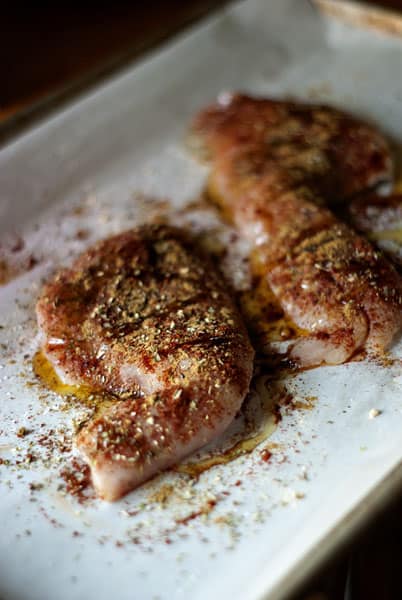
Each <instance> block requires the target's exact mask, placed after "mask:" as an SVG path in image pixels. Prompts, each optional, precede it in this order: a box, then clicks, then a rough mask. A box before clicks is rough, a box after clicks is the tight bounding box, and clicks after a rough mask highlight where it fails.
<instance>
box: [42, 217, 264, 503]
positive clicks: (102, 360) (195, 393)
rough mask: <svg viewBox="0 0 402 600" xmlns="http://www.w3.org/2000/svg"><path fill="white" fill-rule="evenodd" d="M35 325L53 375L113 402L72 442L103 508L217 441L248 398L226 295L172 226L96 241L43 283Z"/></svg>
mask: <svg viewBox="0 0 402 600" xmlns="http://www.w3.org/2000/svg"><path fill="white" fill-rule="evenodd" d="M37 317H38V323H39V328H40V331H41V333H42V348H43V352H44V353H45V355H46V356H47V358H48V359H49V360H50V361H51V362H52V364H53V365H54V367H55V369H56V371H57V373H58V374H59V376H60V377H61V378H62V379H63V380H64V381H65V382H69V383H71V382H73V383H79V384H85V385H89V386H90V387H91V388H92V389H93V390H103V391H107V392H110V393H111V394H113V396H114V398H115V402H114V403H113V405H112V406H111V407H109V408H107V409H105V410H104V411H103V412H102V413H101V414H100V415H99V416H97V417H94V418H92V419H91V420H89V422H87V423H86V424H85V425H84V426H83V427H82V429H81V430H80V431H79V433H78V434H77V436H76V446H77V448H78V450H79V451H80V453H81V454H82V456H83V457H84V458H85V460H86V461H87V462H88V464H89V465H90V468H91V473H92V479H93V483H94V485H95V487H96V489H97V492H98V493H99V495H100V496H101V497H102V498H105V499H107V500H115V499H116V498H119V497H120V496H122V495H123V494H125V493H126V492H128V491H130V490H132V489H133V488H135V487H136V486H138V485H139V484H141V483H142V482H143V481H145V480H147V479H149V478H150V477H152V476H153V475H154V474H155V473H157V472H159V471H160V470H162V469H165V468H167V467H168V466H169V465H172V464H174V463H177V462H178V461H180V459H181V458H182V457H183V456H185V455H187V454H189V453H191V452H192V451H194V450H195V449H197V448H199V447H201V446H202V445H204V444H206V443H208V442H209V441H210V440H211V439H213V438H214V437H216V436H217V435H219V434H220V433H221V432H222V431H223V430H224V429H225V428H226V427H227V426H228V425H229V423H230V422H231V421H232V419H233V418H234V416H235V415H236V413H237V411H238V410H239V408H240V406H241V403H242V401H243V399H244V397H245V395H246V393H247V391H248V388H249V383H250V379H251V375H252V368H253V354H254V353H253V350H252V348H251V345H250V342H249V339H248V335H247V332H246V330H245V328H244V325H243V322H242V319H241V317H240V315H239V313H238V311H237V309H236V306H235V304H234V302H233V300H232V298H231V294H230V292H229V291H228V289H227V286H226V285H225V283H224V282H223V281H222V278H221V276H220V275H219V274H218V273H217V272H216V270H215V269H214V267H213V265H211V264H210V263H209V261H208V260H207V259H206V258H205V257H204V256H201V255H200V254H198V253H197V251H196V250H195V249H194V248H193V246H192V244H191V243H190V242H189V241H188V240H187V239H186V237H185V236H184V234H183V233H181V232H179V231H178V230H175V229H174V228H170V227H166V226H143V227H142V228H139V229H137V230H132V231H128V232H126V233H122V234H120V235H117V236H115V237H112V238H109V239H107V240H105V241H102V242H100V243H98V244H97V245H95V246H94V247H93V248H91V249H89V250H88V251H86V252H85V253H84V254H82V255H81V256H80V257H79V258H78V259H77V260H76V261H75V263H74V264H73V266H72V267H71V268H70V269H65V270H63V271H61V272H60V273H59V274H58V275H56V277H55V278H54V279H53V280H52V281H50V282H49V283H47V284H46V285H45V287H44V289H43V292H42V295H41V297H40V299H39V301H38V303H37Z"/></svg>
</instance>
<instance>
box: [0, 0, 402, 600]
mask: <svg viewBox="0 0 402 600" xmlns="http://www.w3.org/2000/svg"><path fill="white" fill-rule="evenodd" d="M401 52H402V41H401V39H400V38H399V37H398V35H394V36H388V35H387V34H386V33H381V32H378V31H374V30H368V29H367V30H366V29H365V28H360V27H356V26H353V27H351V26H348V25H347V24H343V23H341V22H340V21H338V20H335V19H332V18H331V17H328V16H327V17H326V16H324V15H323V14H322V13H320V12H319V11H318V10H317V9H316V8H314V7H313V5H312V4H310V3H309V2H307V1H301V0H282V1H281V2H276V1H275V0H270V1H268V0H247V1H246V2H241V3H239V4H236V3H235V4H233V5H231V6H230V7H228V8H226V9H225V10H222V11H221V12H219V13H218V14H217V15H215V16H213V17H212V18H209V19H207V20H205V21H203V22H202V23H201V24H200V25H197V26H195V27H193V28H192V29H191V30H190V31H188V32H186V33H185V34H183V35H181V36H179V37H178V38H176V39H175V40H174V41H173V42H171V43H168V44H166V45H165V46H164V47H163V48H162V49H161V50H158V51H157V52H155V53H154V54H152V55H150V56H148V57H147V58H146V60H143V61H142V62H140V63H137V64H135V65H133V66H130V67H128V68H127V69H126V71H125V72H123V73H120V74H119V75H118V76H115V77H114V78H112V79H110V80H109V81H108V82H106V83H103V84H102V85H100V86H98V87H97V88H96V89H95V90H92V91H91V92H90V93H89V94H87V95H86V96H84V97H82V98H81V99H79V100H77V101H75V102H74V103H73V104H71V105H70V106H69V107H68V108H66V109H64V110H62V111H60V112H58V113H57V114H55V115H54V116H52V117H51V118H49V119H48V120H46V121H44V122H42V123H40V124H38V125H37V126H36V127H34V128H32V129H31V130H30V131H29V132H28V133H26V134H24V135H22V136H19V137H18V138H16V139H14V140H13V141H12V142H11V143H9V144H8V145H7V146H5V147H4V148H3V149H2V150H1V151H0V194H1V195H0V230H1V237H0V261H2V262H1V263H0V264H1V268H2V269H3V275H2V276H3V285H2V287H1V288H0V326H1V328H0V415H1V416H0V436H1V437H0V486H1V494H0V514H1V536H0V556H1V559H0V597H2V598H4V599H7V600H17V599H20V598H26V599H28V598H29V599H30V600H46V599H49V600H50V599H52V600H53V599H54V598H58V600H67V599H68V600H78V599H81V598H85V599H90V598H96V599H97V600H106V599H108V600H109V598H111V597H115V598H118V599H119V600H126V599H129V598H130V599H133V598H135V599H141V600H142V599H154V600H157V599H159V600H163V599H169V600H179V599H184V598H186V599H187V598H192V599H201V598H203V599H204V598H208V599H214V598H216V599H218V598H232V599H233V600H236V599H239V600H240V599H241V600H257V599H258V600H260V599H262V598H269V599H271V600H272V599H274V598H284V597H286V596H287V595H288V594H290V593H291V592H294V591H295V590H296V589H297V586H298V585H300V583H301V582H302V581H303V580H304V579H305V578H306V577H307V576H308V575H310V574H311V573H312V572H313V571H314V569H317V568H318V567H319V565H320V564H322V561H323V560H324V559H325V558H327V557H328V556H330V554H331V553H333V552H334V551H335V550H336V549H337V548H339V546H340V544H341V543H343V542H344V541H345V540H347V539H348V538H349V537H350V536H351V535H352V534H353V532H355V531H356V530H357V529H358V528H359V527H361V526H362V524H364V523H365V522H367V521H368V520H369V519H370V518H371V517H372V516H373V515H374V514H375V511H376V510H378V509H379V508H380V507H381V506H383V505H385V503H386V502H387V500H388V499H389V498H390V497H391V495H392V494H393V493H394V492H395V490H399V489H400V488H401V485H402V469H401V458H402V402H401V395H402V368H401V360H400V357H401V356H402V344H401V343H400V342H399V343H397V344H396V345H395V347H394V348H393V349H392V353H391V355H390V357H389V359H388V360H387V361H382V363H379V362H378V363H374V362H369V361H361V362H352V363H349V364H346V365H342V366H339V367H322V368H318V369H314V370H310V371H306V372H304V373H299V374H298V375H297V376H292V377H290V376H289V377H288V378H287V379H286V380H284V381H283V380H282V381H280V386H279V387H278V385H279V384H278V381H276V382H273V381H272V380H271V379H267V380H259V383H258V385H257V386H256V387H255V389H254V391H253V394H252V398H251V405H252V401H254V402H256V403H257V404H256V405H255V406H260V404H259V402H260V401H261V399H263V400H264V402H265V404H264V406H263V407H262V409H261V407H260V409H261V410H262V411H264V410H265V411H266V413H265V414H263V415H262V416H261V414H260V416H259V417H258V418H259V419H260V425H261V422H263V424H264V427H265V428H266V430H267V428H270V436H269V437H268V438H267V439H265V440H264V441H262V442H261V444H260V446H258V447H257V448H255V449H254V450H253V451H252V452H250V453H248V454H244V455H241V456H239V457H238V458H237V459H236V460H232V461H230V462H227V463H226V464H219V465H217V466H215V467H213V468H211V469H209V470H207V471H205V472H204V473H202V474H201V475H200V477H199V478H198V479H192V478H191V477H188V476H187V475H185V474H183V473H177V472H175V471H172V472H170V473H167V474H164V475H162V476H160V477H159V478H157V479H155V480H153V481H151V482H149V483H148V484H146V485H145V486H143V487H142V488H140V489H139V490H137V491H134V492H133V493H131V494H130V495H129V496H127V497H126V498H124V499H122V500H121V501H119V502H117V503H114V504H107V503H103V502H101V501H97V500H90V501H87V502H83V503H80V502H79V499H77V498H75V497H72V496H71V495H70V494H68V493H65V479H63V478H62V477H61V476H60V471H61V470H62V469H63V465H65V462H66V461H67V462H68V460H69V459H70V458H69V457H70V455H69V441H68V440H69V436H70V437H71V431H72V428H73V420H74V419H77V418H79V416H80V414H81V412H80V411H82V408H81V407H80V406H79V405H77V406H75V408H74V407H73V408H71V407H67V408H66V401H65V399H60V397H59V396H58V395H57V394H56V393H52V392H49V393H46V392H45V391H44V389H43V388H42V387H41V386H40V385H38V383H37V380H36V379H35V377H34V374H33V372H32V367H31V362H32V360H31V359H32V356H33V355H34V353H35V350H36V348H37V331H36V326H35V319H34V304H35V299H36V297H37V295H38V293H39V290H40V286H41V283H42V280H43V279H44V278H45V277H46V276H48V275H49V274H50V273H51V272H53V270H54V269H55V268H56V267H57V266H59V265H61V264H66V263H67V262H68V261H70V260H71V259H72V257H73V256H75V255H76V254H77V253H78V252H80V251H81V250H82V249H83V248H85V247H86V246H87V245H88V244H90V243H92V242H93V241H94V240H95V239H98V238H101V237H104V236H106V235H109V234H111V233H115V232H117V231H120V230H122V229H125V228H127V227H130V226H132V225H133V224H135V223H138V222H141V221H144V220H146V219H148V218H155V217H157V216H158V215H159V214H160V213H161V212H163V210H165V209H166V207H167V206H169V203H168V202H167V199H169V200H170V202H171V204H170V206H171V208H170V209H169V210H178V213H177V214H184V213H183V211H182V209H183V208H184V207H185V206H186V205H187V204H188V203H191V202H192V201H193V200H194V199H196V198H197V197H198V195H199V193H200V190H201V189H202V186H203V182H204V179H205V175H206V170H205V168H204V167H201V166H199V165H198V164H196V163H195V162H194V161H193V159H192V158H191V157H190V156H189V154H188V153H187V151H186V149H185V146H184V143H183V138H184V135H185V131H186V127H187V125H188V123H189V120H190V119H191V116H192V115H193V114H194V113H195V111H196V110H197V109H199V108H200V107H202V106H203V105H204V104H206V103H208V102H210V101H211V100H213V99H214V98H215V97H216V96H217V94H218V93H220V92H221V91H223V90H243V91H247V92H251V93H258V94H266V95H270V96H278V97H283V96H291V97H295V98H301V99H306V100H314V101H323V102H327V103H330V104H332V105H334V106H339V107H342V108H345V109H347V110H348V111H351V112H353V113H356V114H357V115H359V116H360V117H363V118H367V119H369V120H370V121H373V122H375V123H378V125H379V126H380V127H381V128H382V129H383V130H384V131H385V132H386V133H388V134H389V135H390V136H392V138H393V140H394V142H396V143H398V142H401V141H402V76H401V75H402V62H401ZM172 206H173V208H172ZM194 210H195V212H197V211H196V209H194ZM180 211H181V213H180ZM184 212H185V211H184ZM201 212H202V211H201ZM209 218H210V216H208V215H207V216H205V215H198V216H197V217H194V222H195V225H194V223H193V226H195V227H197V226H198V225H199V224H200V223H201V221H202V220H203V219H204V220H205V222H203V225H202V226H203V227H206V228H207V229H208V227H211V229H213V228H214V227H215V225H214V223H213V218H212V217H211V218H212V221H208V219H209ZM197 219H198V220H197ZM190 220H191V219H190ZM197 224H198V225H197ZM222 235H225V232H223V233H222ZM398 357H399V358H398ZM281 386H283V387H281ZM285 389H286V390H287V392H286V391H285ZM286 393H289V394H291V395H292V400H291V402H290V405H289V403H288V404H286V402H283V395H284V394H286ZM253 399H254V400H253ZM281 400H282V405H281V407H280V409H279V410H280V412H281V416H282V420H281V421H280V422H279V423H277V425H276V427H271V425H272V423H273V420H272V418H271V417H270V415H271V413H270V412H269V411H270V402H271V403H272V402H274V401H275V402H276V401H279V402H281ZM372 409H375V411H374V412H373V410H372ZM261 410H260V412H261ZM374 414H377V415H378V416H377V417H376V418H369V416H370V415H371V416H373V415H374ZM254 416H255V415H254ZM264 419H265V420H264ZM257 425H258V423H257ZM257 425H256V431H259V430H258V427H257ZM236 426H237V425H236V424H235V427H236ZM261 426H262V425H261ZM228 435H232V436H234V437H233V439H235V436H236V431H235V430H234V429H233V430H231V431H230V432H229V434H228ZM229 442H230V440H228V437H226V442H225V441H222V440H221V441H220V442H219V443H218V445H219V444H221V445H222V444H223V445H224V444H225V443H226V444H228V443H229ZM222 447H223V446H222ZM264 449H265V450H266V453H265V454H264V453H263V454H261V451H262V450H264ZM204 454H205V453H204ZM267 458H269V460H266V459H267ZM193 460H194V459H193ZM76 483H77V482H76ZM78 484H79V482H78V483H77V485H78Z"/></svg>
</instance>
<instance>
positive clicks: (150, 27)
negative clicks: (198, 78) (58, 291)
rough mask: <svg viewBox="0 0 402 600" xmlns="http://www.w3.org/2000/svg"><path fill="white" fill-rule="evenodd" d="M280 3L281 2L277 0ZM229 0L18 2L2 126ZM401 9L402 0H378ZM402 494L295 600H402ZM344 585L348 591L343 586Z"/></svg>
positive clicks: (6, 53)
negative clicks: (78, 5)
mask: <svg viewBox="0 0 402 600" xmlns="http://www.w3.org/2000/svg"><path fill="white" fill-rule="evenodd" d="M278 1H279V0H278ZM224 3H225V0H187V1H186V0H170V1H169V2H167V1H160V0H159V1H158V0H153V2H146V3H144V2H130V3H129V2H122V1H118V0H115V1H114V2H102V1H101V0H98V2H96V3H95V2H88V1H87V2H85V1H83V2H82V4H81V6H80V7H79V8H77V4H75V3H70V4H67V3H65V2H53V3H50V2H49V3H43V2H42V3H38V2H26V3H24V2H18V1H17V2H15V3H14V4H13V5H12V6H7V9H4V7H2V13H1V19H0V72H1V76H2V83H1V86H0V129H1V128H2V129H4V131H7V128H8V127H9V129H10V131H11V132H13V131H14V129H15V125H16V124H18V122H20V121H21V122H23V121H24V119H26V118H29V116H30V115H33V116H35V113H36V112H39V113H40V111H41V110H43V107H45V110H46V105H47V103H48V104H51V101H52V99H54V98H59V99H62V98H63V96H66V95H67V97H69V96H68V95H69V94H74V93H75V91H76V90H79V89H82V87H83V86H87V85H90V84H91V82H93V81H95V80H96V79H97V78H99V77H101V76H102V75H104V74H107V73H108V72H111V71H113V70H115V69H116V68H118V67H119V66H121V65H124V64H125V63H127V61H129V60H132V59H133V58H135V57H136V56H138V55H139V54H141V53H142V52H144V51H146V50H148V49H150V48H152V47H154V46H155V45H156V44H158V43H160V42H161V41H163V40H164V39H166V38H168V37H169V36H171V35H173V34H174V33H175V32H177V31H179V30H181V29H182V28H183V27H185V26H186V25H188V24H190V23H192V22H194V21H195V20H196V19H198V18H200V17H201V16H203V15H205V14H206V13H208V12H209V11H211V10H213V9H214V8H217V7H219V6H221V5H223V4H224ZM376 4H381V5H383V6H385V7H388V8H392V9H393V10H399V9H400V10H402V0H383V1H382V2H377V3H376ZM401 569H402V510H401V501H400V499H394V504H393V506H392V507H390V508H389V509H388V510H387V511H385V512H384V514H382V515H379V516H378V517H377V519H376V522H374V523H373V524H372V526H371V527H370V528H369V529H368V530H367V531H366V532H364V533H363V534H361V535H360V537H359V538H358V539H357V540H354V542H353V543H351V544H350V546H349V547H348V548H344V549H343V550H342V552H341V553H340V555H339V556H337V557H335V558H334V560H333V561H332V564H331V565H327V566H326V568H325V569H324V570H322V571H321V572H320V573H318V574H317V575H316V577H315V579H314V580H313V581H311V582H310V583H309V584H308V586H307V587H306V589H305V590H304V591H300V593H298V594H297V595H296V598H297V599H298V600H301V599H303V600H402V573H401V572H400V571H401ZM345 590H346V591H345Z"/></svg>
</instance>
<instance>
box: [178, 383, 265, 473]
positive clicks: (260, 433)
mask: <svg viewBox="0 0 402 600" xmlns="http://www.w3.org/2000/svg"><path fill="white" fill-rule="evenodd" d="M265 380H266V377H265V376H263V377H259V378H257V380H256V382H255V387H256V390H257V393H258V395H259V398H260V401H261V405H262V413H263V414H262V420H261V422H260V423H259V424H258V425H256V424H255V425H254V427H253V429H254V430H253V431H252V433H249V434H245V435H244V437H243V438H242V439H241V440H239V441H237V442H235V443H234V444H233V445H232V446H230V447H229V448H227V449H226V450H224V451H222V452H219V451H216V453H215V454H213V455H212V456H208V457H207V458H204V459H201V460H198V461H194V462H188V463H183V464H181V465H178V466H177V467H175V469H174V470H175V471H177V472H178V473H184V474H186V475H190V476H191V477H198V476H199V475H201V473H204V471H208V470H209V469H211V468H212V467H216V466H217V465H225V464H227V463H229V462H232V461H234V460H236V459H237V458H239V457H240V456H244V455H246V454H251V452H253V450H255V449H256V448H257V447H258V446H259V445H260V444H262V443H263V442H265V441H266V440H267V439H268V438H269V437H270V436H271V435H272V434H273V433H274V431H275V429H276V426H277V415H276V413H275V411H274V400H275V398H274V394H272V395H271V394H270V393H269V391H268V390H267V387H266V385H265Z"/></svg>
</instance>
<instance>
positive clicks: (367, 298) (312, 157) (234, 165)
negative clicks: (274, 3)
mask: <svg viewBox="0 0 402 600" xmlns="http://www.w3.org/2000/svg"><path fill="white" fill-rule="evenodd" d="M192 136H193V139H194V136H195V137H196V138H197V137H198V139H199V144H198V145H199V147H202V148H204V154H205V150H206V153H207V155H209V157H210V160H211V172H210V177H209V182H208V190H209V193H210V196H211V198H212V199H213V200H214V201H215V202H216V203H217V204H218V205H219V206H220V207H221V208H222V210H223V213H224V215H226V216H227V217H228V218H229V219H230V220H231V221H232V222H233V223H234V224H235V225H236V226H237V228H238V229H239V231H240V233H241V234H242V235H243V236H245V237H246V238H247V239H249V240H250V241H251V242H252V244H254V247H255V256H254V261H255V259H256V258H257V262H258V271H259V273H261V272H262V271H263V272H265V274H266V278H267V281H268V283H269V285H270V287H271V289H272V290H273V292H274V294H275V295H276V297H277V298H278V300H279V303H280V305H281V306H282V308H283V310H284V311H285V313H286V314H287V315H288V316H290V317H291V319H292V320H293V321H294V322H295V323H296V325H297V326H298V327H299V328H301V329H303V330H304V331H305V332H306V335H305V337H302V338H301V339H300V340H299V341H297V342H296V343H295V345H294V347H293V349H292V351H291V355H292V357H293V358H295V359H297V360H298V361H299V362H300V363H301V364H302V365H304V366H309V365H316V364H320V363H329V364H338V363H342V362H344V361H346V360H347V359H348V358H350V357H351V356H352V355H353V354H354V353H355V352H356V351H357V350H359V349H363V348H366V349H368V350H373V351H376V352H378V351H382V350H383V349H384V348H386V347H388V346H389V344H390V343H391V341H392V339H393V338H394V336H395V334H396V333H397V332H398V331H399V329H400V326H401V321H402V311H401V302H402V282H401V279H400V277H399V275H398V274H397V273H396V271H395V270H394V268H393V267H392V266H391V265H390V264H389V263H388V262H387V261H386V260H385V259H384V258H383V257H382V255H381V254H380V253H378V252H377V251H375V250H374V249H373V248H372V246H371V245H370V244H369V243H368V242H367V241H366V240H364V239H362V238H361V237H359V236H358V235H357V234H355V233H354V232H353V231H352V230H351V229H350V228H348V227H347V226H346V225H343V224H341V223H340V222H339V221H338V220H337V219H336V217H335V216H334V215H333V214H332V213H331V212H330V211H329V210H328V209H326V208H325V207H324V206H323V204H324V199H325V201H327V198H328V197H329V196H330V195H331V194H333V195H334V197H337V198H341V197H346V196H349V195H350V194H352V193H355V192H357V191H359V190H360V189H361V188H362V187H369V186H371V185H373V184H374V183H375V182H378V181H380V180H384V179H386V178H387V177H389V176H390V167H389V164H388V163H389V155H388V149H387V146H386V143H385V142H384V140H383V139H382V137H381V136H380V135H379V134H377V133H376V132H375V131H374V130H372V129H371V128H369V127H368V126H365V125H362V124H360V123H358V122H356V121H354V120H352V119H350V118H349V117H347V116H345V115H342V114H341V113H339V112H337V111H332V109H328V108H314V109H312V108H309V107H306V106H303V105H301V106H298V105H294V104H289V103H280V102H274V101H269V100H253V99H252V98H247V97H244V96H240V97H237V96H235V97H234V98H233V99H232V101H230V102H228V103H227V104H225V105H218V106H214V107H212V108H209V109H206V110H205V111H203V112H201V113H200V115H199V116H198V117H197V118H196V120H195V124H194V127H193V130H192ZM343 136H344V137H343ZM363 142H365V143H364V145H363V146H362V147H360V144H361V143H363Z"/></svg>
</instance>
